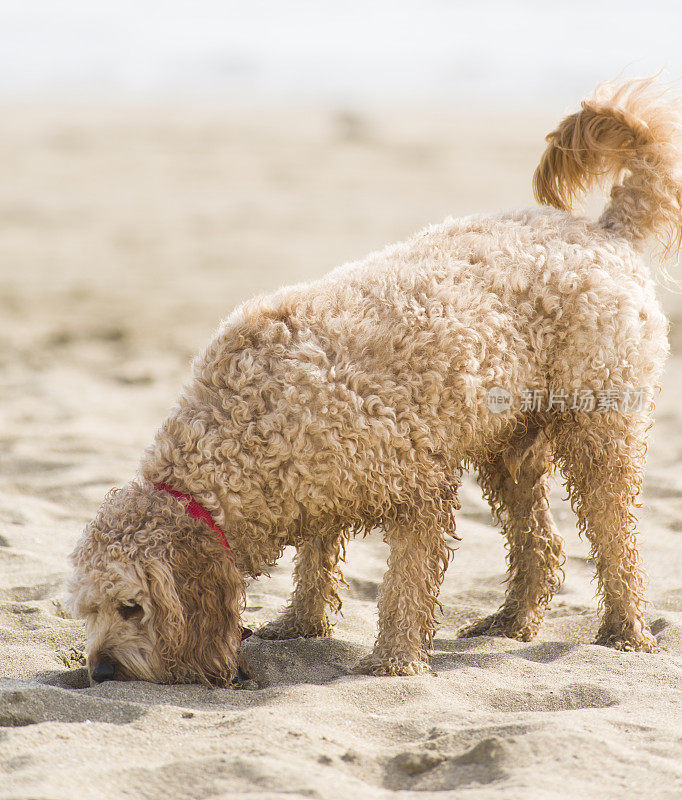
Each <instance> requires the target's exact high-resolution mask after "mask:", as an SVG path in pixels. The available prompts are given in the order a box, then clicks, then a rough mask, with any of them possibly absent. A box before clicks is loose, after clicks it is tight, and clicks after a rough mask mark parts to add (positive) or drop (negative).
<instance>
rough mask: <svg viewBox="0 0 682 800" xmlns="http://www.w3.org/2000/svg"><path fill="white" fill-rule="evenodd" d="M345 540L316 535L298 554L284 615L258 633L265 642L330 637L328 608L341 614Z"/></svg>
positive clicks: (341, 537) (333, 536)
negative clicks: (292, 586) (341, 559)
mask: <svg viewBox="0 0 682 800" xmlns="http://www.w3.org/2000/svg"><path fill="white" fill-rule="evenodd" d="M343 545H344V537H343V535H342V534H340V533H339V534H331V535H330V534H326V535H319V536H314V537H312V538H310V539H309V540H307V541H306V542H304V543H303V544H302V545H301V546H300V547H298V549H297V551H296V557H295V567H294V591H293V593H292V595H291V598H290V599H289V604H288V605H287V607H286V608H285V609H284V611H283V612H282V614H281V615H280V616H279V617H278V618H277V619H275V620H273V621H272V622H269V623H267V624H266V625H263V627H261V628H260V629H259V630H258V631H257V634H258V636H260V637H261V638H262V639H295V638H297V637H298V636H305V637H310V638H313V637H321V636H329V634H330V633H331V623H330V622H329V617H328V616H327V608H331V609H332V611H334V612H336V613H338V612H339V611H341V598H340V597H339V593H338V589H339V585H340V584H341V583H342V582H343V576H342V575H341V571H340V569H339V566H338V565H339V560H340V558H341V555H342V551H343Z"/></svg>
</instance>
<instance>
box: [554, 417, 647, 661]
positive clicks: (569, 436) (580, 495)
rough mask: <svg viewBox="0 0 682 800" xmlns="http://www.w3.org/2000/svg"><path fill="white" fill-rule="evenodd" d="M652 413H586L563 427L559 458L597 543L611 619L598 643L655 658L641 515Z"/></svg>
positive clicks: (584, 525)
mask: <svg viewBox="0 0 682 800" xmlns="http://www.w3.org/2000/svg"><path fill="white" fill-rule="evenodd" d="M649 425H650V420H649V417H648V415H647V414H621V413H619V412H617V411H615V410H609V411H608V412H605V413H597V412H592V413H582V414H580V415H576V418H575V419H574V420H573V421H566V422H564V423H563V424H558V425H557V430H556V436H555V439H556V443H557V455H558V457H559V459H560V464H561V470H562V473H563V474H564V476H565V477H566V481H567V487H568V492H569V496H570V498H571V505H572V506H573V509H574V510H575V512H576V513H577V515H578V524H579V528H580V531H581V533H582V532H584V533H585V534H586V536H587V538H588V539H589V541H590V543H591V545H592V556H593V558H594V562H595V565H596V571H597V579H598V582H599V591H600V593H601V596H602V605H603V616H602V620H601V625H600V627H599V632H598V634H597V644H603V645H607V646H609V647H615V648H616V649H618V650H641V651H644V652H655V651H656V642H655V640H654V638H653V636H652V635H651V633H650V632H649V631H648V630H647V628H646V625H645V623H644V613H643V612H644V607H645V605H646V600H645V598H644V587H645V574H644V570H643V568H642V565H641V559H640V556H639V552H638V550H637V528H636V523H637V520H636V518H635V516H634V512H633V509H634V508H635V507H636V505H637V497H638V494H639V491H640V487H641V484H642V470H643V467H644V461H645V456H646V432H647V430H648V428H649Z"/></svg>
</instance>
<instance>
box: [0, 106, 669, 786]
mask: <svg viewBox="0 0 682 800" xmlns="http://www.w3.org/2000/svg"><path fill="white" fill-rule="evenodd" d="M3 112H4V113H3V127H2V130H1V131H0V174H1V175H2V176H3V177H2V181H1V182H0V320H1V323H0V374H1V375H2V382H1V384H0V414H1V416H0V470H1V473H2V481H1V482H0V639H1V642H2V644H1V647H0V676H1V678H0V798H15V799H16V798H54V799H55V800H56V799H57V798H59V799H60V800H61V798H79V799H80V800H86V799H87V798H103V797H106V798H107V800H115V799H116V798H136V799H144V800H146V799H147V798H149V800H152V799H154V800H155V799H156V798H159V800H161V799H163V800H166V799H167V798H178V799H184V798H197V799H199V798H202V799H203V798H218V797H223V798H227V797H229V798H239V797H247V796H248V797H249V798H263V799H265V798H280V797H285V796H286V797H319V798H330V799H332V800H333V799H334V798H354V800H356V799H357V800H359V798H389V797H408V796H414V797H422V798H428V797H443V796H453V797H466V798H526V797H532V798H554V797H556V798H566V797H570V798H573V797H581V798H582V797H590V796H592V797H606V798H608V797H623V796H628V797H654V798H657V797H661V798H663V797H670V798H673V797H679V796H680V795H681V794H682V720H681V713H682V547H681V544H682V542H681V537H682V470H681V466H682V408H681V407H680V404H679V397H680V390H681V389H682V357H680V356H679V355H677V353H678V352H680V350H679V348H678V347H677V344H678V342H679V334H678V330H680V328H679V327H677V326H674V327H673V335H672V340H673V345H674V351H673V357H672V358H671V360H670V362H669V365H668V369H667V373H666V376H665V383H664V387H663V392H662V395H661V398H660V401H659V403H658V410H657V426H656V429H655V432H654V434H653V438H652V442H651V447H650V465H649V469H648V472H647V478H646V483H645V490H644V506H643V508H642V511H641V520H642V524H641V529H642V536H641V542H642V550H643V553H644V557H645V561H646V565H647V569H648V572H649V574H650V590H649V593H650V598H651V601H652V602H651V606H650V608H649V610H648V614H647V616H648V619H649V622H650V623H651V626H652V630H653V631H654V633H655V634H656V638H657V640H658V644H659V646H660V648H661V652H660V654H657V655H646V654H638V653H635V654H625V653H619V652H615V651H613V650H608V649H605V648H602V647H598V646H596V645H594V644H591V642H592V640H593V637H594V635H595V631H596V628H597V620H598V618H597V613H596V601H595V598H594V590H595V586H594V583H593V582H592V565H591V563H590V560H589V558H588V548H587V546H586V545H585V543H584V542H581V541H580V540H579V539H578V537H577V534H576V531H575V522H574V518H573V515H572V513H571V511H570V508H569V506H568V503H567V502H566V501H565V499H563V495H562V492H561V490H560V488H557V490H556V491H555V493H554V498H553V509H554V513H555V516H556V519H557V521H558V523H559V525H560V527H561V529H562V532H563V533H564V535H565V537H566V548H567V553H568V559H567V564H566V582H565V584H564V586H563V588H562V590H561V591H560V593H559V594H558V595H557V597H556V598H555V601H554V603H553V605H552V609H551V610H550V612H549V614H548V617H547V620H546V622H545V624H544V625H543V626H542V628H541V630H540V633H539V635H538V637H537V639H536V640H535V641H533V642H530V643H521V642H515V641H510V640H505V639H496V638H489V637H481V638H477V639H470V640H458V639H457V638H456V637H455V632H456V630H457V628H458V627H459V626H460V625H461V624H463V623H464V622H466V621H469V620H471V619H473V618H474V617H476V616H478V615H480V614H483V613H488V612H490V611H491V610H493V609H494V608H496V607H497V605H498V604H499V603H500V601H501V598H502V596H503V585H502V578H503V575H504V547H503V542H502V540H501V537H500V535H499V533H498V531H497V530H496V529H495V528H494V527H493V526H492V523H491V518H490V514H489V512H488V509H487V506H486V504H485V503H484V501H483V500H482V499H481V497H480V493H479V491H478V488H477V486H476V484H475V482H474V481H473V479H468V480H467V481H466V483H465V485H464V487H463V491H462V505H463V507H462V511H461V512H460V514H459V523H458V524H459V531H460V534H461V536H462V542H461V544H460V546H459V550H458V552H457V554H456V556H455V559H454V561H453V563H452V565H451V567H450V570H449V572H448V575H447V578H446V581H445V585H444V587H443V596H442V599H443V602H444V606H445V614H444V619H443V624H442V626H441V628H440V630H439V633H438V636H437V638H436V641H435V647H434V653H433V658H432V672H431V673H430V674H428V675H425V676H419V677H412V678H370V677H363V676H355V675H351V674H349V671H350V668H351V666H352V665H353V663H354V662H355V661H356V660H357V659H358V657H359V656H360V655H362V654H364V653H365V652H367V650H368V648H369V647H370V646H371V643H372V639H373V634H374V630H375V625H376V595H377V590H378V586H379V583H380V580H381V576H382V573H383V571H384V568H385V557H386V552H385V548H384V545H383V544H382V542H381V538H380V536H379V535H374V536H370V537H369V538H367V539H366V540H361V541H355V542H353V543H352V544H351V545H350V547H349V553H348V565H347V567H346V569H345V574H346V578H347V580H348V583H349V587H350V588H349V589H348V590H347V591H346V592H345V594H344V601H345V603H344V616H343V617H342V618H341V619H340V620H339V622H338V625H337V626H336V629H335V632H334V636H333V638H331V639H327V640H320V641H304V640H294V641H291V642H283V643H274V642H262V641H259V640H258V639H256V638H253V639H251V640H250V641H249V642H248V643H247V645H246V646H245V649H244V659H245V662H246V664H247V665H248V670H249V672H250V673H251V679H252V680H251V683H250V684H249V685H248V687H249V688H244V689H242V690H239V691H237V690H209V689H206V688H203V687H200V686H171V687H167V686H156V685H151V684H147V683H142V682H133V683H109V684H104V685H101V686H98V687H94V688H89V687H88V683H87V676H86V673H85V669H84V667H83V655H82V648H83V628H82V624H81V623H80V622H78V621H75V620H71V619H69V618H68V615H67V614H66V613H65V611H64V609H63V606H62V602H63V597H64V586H65V577H66V575H67V572H68V567H67V563H66V556H67V554H68V552H69V551H70V549H71V548H72V546H73V544H74V542H75V539H76V537H77V536H78V534H79V532H80V530H81V528H82V526H83V524H84V523H85V521H86V520H87V519H88V518H89V517H90V516H91V515H92V514H93V512H94V511H95V509H96V507H97V505H98V503H99V502H100V500H101V499H102V497H103V495H104V493H105V492H106V491H107V490H108V489H109V488H110V487H111V486H113V485H117V484H121V483H122V482H124V481H125V480H126V479H128V478H129V477H130V476H131V475H132V474H133V473H134V470H135V466H136V462H137V459H138V456H139V453H140V451H141V449H142V448H143V447H144V446H145V445H146V444H147V443H148V442H149V440H150V438H151V436H152V433H153V430H154V428H155V427H156V425H157V424H158V423H159V422H160V420H161V419H162V417H163V415H164V414H165V411H166V409H167V408H168V407H169V405H170V403H171V402H172V400H173V398H174V396H175V394H176V392H177V391H178V389H179V387H180V385H181V383H182V381H183V380H184V379H185V378H186V376H187V374H188V364H189V359H190V357H191V355H192V353H193V352H195V351H196V350H197V349H198V348H199V347H201V346H202V345H203V344H204V343H205V342H206V340H207V339H208V337H209V336H210V334H211V331H212V330H213V329H214V327H215V326H216V324H217V322H218V320H219V319H220V318H221V317H222V316H224V315H225V314H227V313H228V312H229V311H230V310H231V309H232V308H233V307H234V305H235V304H236V303H238V302H239V301H240V300H241V299H243V298H244V297H247V296H249V295H251V294H253V293H255V292H259V291H265V290H270V289H274V288H275V287H277V286H278V285H280V284H282V283H285V282H293V281H297V280H301V279H305V278H310V277H314V276H317V275H320V274H322V273H323V272H325V271H327V270H328V269H331V268H332V267H334V266H336V265H337V264H338V263H341V262H343V261H346V260H350V259H353V258H357V257H360V256H362V255H364V254H365V253H366V252H368V251H369V250H372V249H375V248H377V247H380V246H382V245H383V244H384V243H385V242H388V241H393V240H396V239H398V238H401V237H404V236H406V235H408V234H410V233H411V232H412V231H413V230H415V229H417V228H419V227H420V226H422V225H424V224H426V223H428V222H433V221H439V220H440V219H442V218H443V217H445V216H447V215H448V214H455V215H457V214H463V213H471V212H477V211H492V210H497V209H503V208H506V207H511V206H517V205H523V204H525V203H529V202H530V201H531V197H530V175H531V173H532V169H533V168H534V165H535V162H536V159H537V158H538V156H539V153H540V151H541V148H542V137H543V135H544V133H545V132H546V131H547V130H549V129H550V128H551V126H552V125H553V124H554V122H555V121H556V120H555V119H553V118H550V117H549V116H547V117H542V115H539V116H538V118H537V119H532V120H528V119H513V118H495V117H489V118H482V117H479V118H476V119H471V118H468V117H466V116H463V117H462V118H460V119H457V118H454V117H448V118H443V116H442V115H439V114H437V113H435V112H424V113H423V114H422V113H414V114H411V115H410V116H406V115H404V114H403V115H400V114H394V113H390V112H388V111H385V112H381V113H380V112H376V113H375V114H374V115H368V116H358V115H356V114H353V113H349V112H343V111H341V112H340V111H320V110H318V111H315V112H310V111H308V112H306V111H301V112H300V113H293V112H292V111H287V112H286V113H285V112H282V111H278V110H277V109H274V110H272V111H268V112H267V113H266V112H265V111H255V110H251V111H241V112H239V113H237V112H227V111H222V112H220V113H218V112H215V111H212V110H210V109H200V108H170V107H168V108H159V109H141V108H136V107H132V106H129V107H126V108H122V107H117V108H108V109H104V108H85V107H75V106H74V107H69V108H65V107H61V108H59V109H57V108H55V109H49V108H48V109H46V108H41V109H38V108H35V107H30V106H18V105H17V106H8V107H5V108H3ZM661 294H662V297H663V299H664V302H665V305H666V308H667V309H668V311H669V313H670V315H671V317H672V319H673V323H675V321H676V319H677V318H679V316H680V314H682V298H681V297H680V296H676V295H673V294H671V293H670V292H665V291H662V292H661ZM290 575H291V559H290V554H287V556H286V557H285V558H284V559H283V561H282V562H281V563H280V564H279V565H278V566H277V567H276V568H275V569H274V570H273V573H272V577H271V578H270V579H265V578H264V579H261V580H259V581H257V582H255V583H253V584H252V585H251V586H250V589H249V595H248V608H247V611H246V620H247V622H248V624H257V623H258V622H262V621H266V620H268V619H270V618H272V617H273V616H274V615H275V614H276V612H277V611H278V609H279V608H280V607H281V606H282V604H283V603H284V601H285V599H286V596H287V593H288V591H289V587H290ZM412 792H418V793H419V794H415V795H412V794H411V793H412ZM444 793H445V794H444Z"/></svg>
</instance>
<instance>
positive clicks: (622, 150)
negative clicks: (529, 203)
mask: <svg viewBox="0 0 682 800" xmlns="http://www.w3.org/2000/svg"><path fill="white" fill-rule="evenodd" d="M681 132H682V119H681V118H680V112H679V109H678V108H677V106H676V105H675V104H674V103H672V102H670V101H668V100H667V99H666V97H665V89H662V88H661V87H660V85H657V84H656V82H655V80H654V79H648V80H635V81H628V82H626V83H621V84H609V83H605V84H601V85H600V86H599V87H597V89H596V91H595V93H594V95H593V96H592V97H590V98H588V99H587V100H584V101H583V103H582V109H581V110H580V111H578V112H576V113H575V114H571V115H570V116H569V117H566V119H564V120H563V121H562V122H561V123H560V125H559V127H558V128H557V129H556V130H555V131H553V132H552V133H550V134H549V136H547V142H548V145H547V149H546V150H545V152H544V154H543V156H542V158H541V160H540V164H539V165H538V168H537V169H536V170H535V175H534V177H533V189H534V191H535V197H536V198H537V200H538V201H539V202H540V203H545V204H547V205H551V206H555V207H556V208H562V209H565V210H568V209H570V208H571V205H572V203H573V200H574V199H575V198H576V196H577V195H579V194H581V193H582V192H584V191H586V190H588V189H589V188H590V187H591V186H592V185H593V184H595V183H597V184H601V183H604V182H606V181H608V182H610V183H612V184H613V186H612V188H611V199H610V202H609V203H608V205H607V206H606V208H605V209H604V212H603V213H602V215H601V217H600V219H599V222H600V224H601V225H602V226H603V227H604V228H606V229H608V230H611V231H613V232H614V233H616V234H617V235H619V236H623V237H625V238H626V239H628V240H629V241H630V242H632V244H633V245H635V246H640V245H641V244H642V243H643V242H644V240H645V239H647V238H648V237H650V236H654V237H656V239H658V241H659V242H660V243H661V245H662V246H663V248H664V250H665V251H666V252H667V253H672V254H674V253H677V251H678V250H679V249H680V245H681V244H682V196H681V191H682V176H681V175H680V171H679V170H680V167H681V166H682V148H681V145H680V133H681Z"/></svg>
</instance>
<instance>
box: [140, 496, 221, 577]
mask: <svg viewBox="0 0 682 800" xmlns="http://www.w3.org/2000/svg"><path fill="white" fill-rule="evenodd" d="M154 488H155V489H156V491H157V492H168V494H171V495H173V497H177V499H178V500H182V501H183V503H184V506H185V511H186V512H187V514H189V515H190V517H194V519H200V520H201V521H202V522H203V523H205V524H206V525H208V527H209V528H210V529H211V530H212V531H215V533H217V534H218V538H219V539H220V541H221V543H222V545H223V547H224V548H225V549H226V550H227V554H228V556H229V557H230V560H231V561H232V563H234V556H233V555H232V550H231V549H230V545H229V543H228V541H227V539H226V538H225V534H224V533H223V531H222V528H220V527H218V525H217V524H216V521H215V520H214V519H213V517H212V516H211V512H210V511H208V510H207V509H206V508H204V507H203V506H202V505H201V503H197V501H196V500H195V499H194V498H193V497H192V495H191V494H186V493H185V492H179V491H178V490H177V489H173V488H172V487H171V486H169V485H168V484H167V483H155V484H154Z"/></svg>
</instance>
